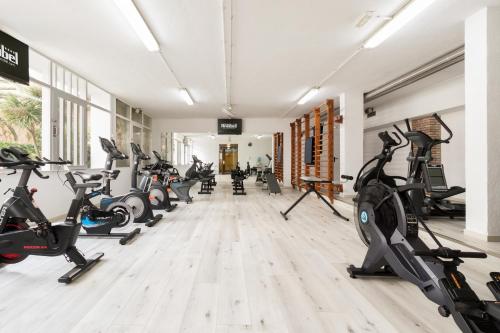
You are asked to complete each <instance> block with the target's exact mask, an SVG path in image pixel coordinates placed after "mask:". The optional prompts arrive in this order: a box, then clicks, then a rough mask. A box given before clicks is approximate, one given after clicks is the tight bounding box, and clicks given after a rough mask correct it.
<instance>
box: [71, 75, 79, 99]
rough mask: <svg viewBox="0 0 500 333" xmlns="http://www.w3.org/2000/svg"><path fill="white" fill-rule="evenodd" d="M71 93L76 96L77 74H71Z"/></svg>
mask: <svg viewBox="0 0 500 333" xmlns="http://www.w3.org/2000/svg"><path fill="white" fill-rule="evenodd" d="M71 95H73V96H78V76H77V75H75V74H72V75H71Z"/></svg>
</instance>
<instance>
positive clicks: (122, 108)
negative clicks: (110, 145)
mask: <svg viewBox="0 0 500 333" xmlns="http://www.w3.org/2000/svg"><path fill="white" fill-rule="evenodd" d="M146 119H148V120H147V121H148V126H146V124H145V123H144V121H146ZM143 123H144V124H143ZM151 123H152V120H151V117H149V116H147V115H145V114H144V113H143V111H142V110H141V109H139V108H131V107H130V106H129V105H127V104H126V103H125V102H123V101H121V100H119V99H117V100H116V143H117V146H118V148H119V149H120V147H122V148H123V149H126V151H127V152H130V142H133V143H136V144H138V145H140V146H141V148H142V150H143V151H144V153H146V154H148V155H150V154H151V145H152V136H151V128H150V127H151ZM127 154H128V153H127ZM128 155H130V154H128ZM129 163H130V162H129V161H127V162H126V164H125V163H124V162H122V163H119V164H118V166H125V165H127V166H128V165H129Z"/></svg>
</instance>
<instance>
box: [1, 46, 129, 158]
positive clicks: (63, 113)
mask: <svg viewBox="0 0 500 333" xmlns="http://www.w3.org/2000/svg"><path fill="white" fill-rule="evenodd" d="M29 56H30V68H29V72H30V78H31V82H30V85H29V86H25V85H20V84H17V83H14V82H11V81H9V80H7V79H3V78H0V148H3V147H8V146H20V147H21V148H23V149H24V150H26V151H28V152H29V153H30V154H31V155H32V157H46V158H50V159H57V158H59V157H62V158H64V159H68V160H71V161H72V162H73V165H76V166H81V167H92V168H102V167H103V165H104V163H105V158H106V155H105V153H104V152H103V151H102V149H100V142H99V137H100V136H102V137H108V138H109V137H111V114H110V110H111V95H110V94H109V93H107V92H106V91H104V90H102V89H100V88H98V87H96V86H94V85H91V84H90V83H88V82H87V81H86V80H85V79H84V78H81V77H80V76H78V75H77V74H75V73H73V72H72V71H70V70H68V69H66V68H64V67H63V66H61V65H59V64H57V63H55V62H53V61H51V60H50V59H48V58H46V57H44V56H43V55H41V54H39V53H37V52H36V51H34V50H32V49H30V50H29ZM129 123H130V122H128V124H129ZM128 126H129V125H127V126H125V127H123V126H122V127H123V128H124V131H122V132H121V133H122V134H123V135H125V136H128V133H129V132H128V131H129V129H128ZM127 140H128V139H127ZM126 152H128V150H126ZM125 164H126V163H125Z"/></svg>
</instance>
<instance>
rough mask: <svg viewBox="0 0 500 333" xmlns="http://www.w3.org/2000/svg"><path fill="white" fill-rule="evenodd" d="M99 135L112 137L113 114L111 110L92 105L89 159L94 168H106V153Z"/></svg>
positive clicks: (88, 124)
mask: <svg viewBox="0 0 500 333" xmlns="http://www.w3.org/2000/svg"><path fill="white" fill-rule="evenodd" d="M99 137H103V138H110V137H111V115H110V113H109V112H106V111H103V110H101V109H98V108H94V107H91V108H90V112H88V114H87V161H86V165H87V166H89V167H90V168H92V169H97V168H104V166H105V164H106V153H105V152H104V150H102V148H101V142H100V141H99Z"/></svg>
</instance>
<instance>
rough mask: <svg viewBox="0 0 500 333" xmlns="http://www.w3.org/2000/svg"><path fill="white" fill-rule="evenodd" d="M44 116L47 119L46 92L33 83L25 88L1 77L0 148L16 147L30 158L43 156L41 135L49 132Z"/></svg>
mask: <svg viewBox="0 0 500 333" xmlns="http://www.w3.org/2000/svg"><path fill="white" fill-rule="evenodd" d="M47 116H49V117H50V90H49V89H48V88H42V87H41V86H39V85H37V84H36V83H33V82H31V83H30V86H24V85H20V84H16V83H14V82H12V81H9V80H6V79H3V78H1V77H0V148H5V147H10V146H17V147H21V148H22V149H24V150H26V151H27V152H28V153H30V154H31V155H32V156H39V157H42V156H44V155H43V153H45V150H42V142H46V140H42V133H44V134H49V133H50V131H49V132H47V131H44V130H43V128H44V127H47V126H49V128H50V120H48V122H47ZM49 135H50V134H49ZM49 142H50V136H49ZM44 148H45V149H47V148H50V145H49V146H48V147H44ZM45 156H46V157H50V155H45Z"/></svg>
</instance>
